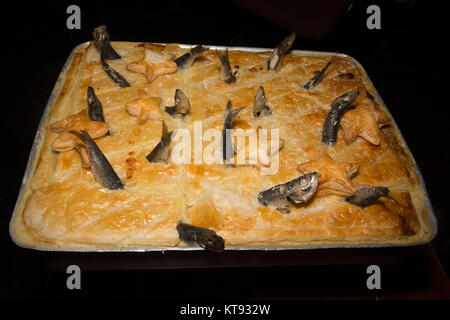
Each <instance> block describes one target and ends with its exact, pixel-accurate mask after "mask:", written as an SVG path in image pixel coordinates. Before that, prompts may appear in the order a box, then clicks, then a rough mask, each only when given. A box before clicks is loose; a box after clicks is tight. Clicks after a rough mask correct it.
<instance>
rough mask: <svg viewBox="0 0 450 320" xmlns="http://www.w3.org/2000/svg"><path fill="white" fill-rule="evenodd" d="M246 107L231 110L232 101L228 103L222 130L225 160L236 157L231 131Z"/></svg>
mask: <svg viewBox="0 0 450 320" xmlns="http://www.w3.org/2000/svg"><path fill="white" fill-rule="evenodd" d="M244 108H246V107H241V108H237V109H236V110H231V101H228V103H227V107H226V109H225V121H224V124H223V130H222V150H223V160H225V161H228V160H230V159H231V158H233V157H234V155H235V152H234V149H233V143H232V141H231V133H230V129H231V126H232V124H233V120H234V118H236V116H237V115H238V113H239V112H241V111H242V110H243V109H244Z"/></svg>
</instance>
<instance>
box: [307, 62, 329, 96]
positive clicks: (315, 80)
mask: <svg viewBox="0 0 450 320" xmlns="http://www.w3.org/2000/svg"><path fill="white" fill-rule="evenodd" d="M334 58H335V57H332V58H331V59H330V60H329V61H328V63H327V64H326V65H325V67H323V69H322V70H320V71H319V72H318V73H317V74H316V75H315V76H314V77H313V78H312V79H311V80H309V81H308V82H307V83H306V84H305V85H304V86H303V88H305V89H306V90H309V89H310V88H314V87H315V86H317V85H318V84H319V82H320V81H322V79H323V77H324V75H325V72H326V71H327V69H328V68H329V66H330V65H331V64H332V63H333V61H334Z"/></svg>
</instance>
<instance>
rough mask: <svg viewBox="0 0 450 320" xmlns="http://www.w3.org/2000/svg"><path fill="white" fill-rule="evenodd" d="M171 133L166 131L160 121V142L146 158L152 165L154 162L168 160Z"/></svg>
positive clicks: (164, 125)
mask: <svg viewBox="0 0 450 320" xmlns="http://www.w3.org/2000/svg"><path fill="white" fill-rule="evenodd" d="M172 133H173V131H170V132H169V129H167V126H166V123H165V122H164V120H163V121H162V134H161V141H160V142H159V143H158V144H157V145H156V147H155V148H154V149H153V150H152V151H151V152H150V153H149V154H148V155H147V156H146V158H147V160H148V161H149V162H152V163H156V162H167V160H169V156H170V154H169V146H170V143H171V142H172Z"/></svg>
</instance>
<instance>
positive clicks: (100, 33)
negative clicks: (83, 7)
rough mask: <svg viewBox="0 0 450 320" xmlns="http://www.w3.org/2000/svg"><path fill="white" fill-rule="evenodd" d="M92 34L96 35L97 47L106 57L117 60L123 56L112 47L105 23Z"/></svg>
mask: <svg viewBox="0 0 450 320" xmlns="http://www.w3.org/2000/svg"><path fill="white" fill-rule="evenodd" d="M92 35H93V37H94V44H95V47H96V48H97V50H98V51H99V52H100V53H101V54H102V55H103V56H104V58H105V59H108V60H117V59H121V58H122V57H121V56H120V54H118V53H117V52H116V50H114V48H113V47H111V43H110V42H109V32H108V28H106V26H105V25H101V26H100V27H97V28H95V29H94V31H93V32H92Z"/></svg>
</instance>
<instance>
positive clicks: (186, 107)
mask: <svg viewBox="0 0 450 320" xmlns="http://www.w3.org/2000/svg"><path fill="white" fill-rule="evenodd" d="M175 107H176V111H177V113H180V114H187V113H189V112H190V111H191V103H190V102H189V99H188V97H186V95H185V94H184V92H183V91H181V90H180V89H177V90H176V91H175Z"/></svg>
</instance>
